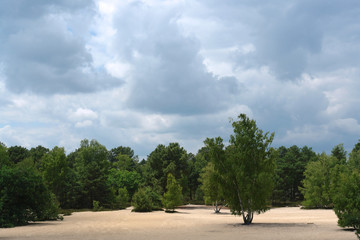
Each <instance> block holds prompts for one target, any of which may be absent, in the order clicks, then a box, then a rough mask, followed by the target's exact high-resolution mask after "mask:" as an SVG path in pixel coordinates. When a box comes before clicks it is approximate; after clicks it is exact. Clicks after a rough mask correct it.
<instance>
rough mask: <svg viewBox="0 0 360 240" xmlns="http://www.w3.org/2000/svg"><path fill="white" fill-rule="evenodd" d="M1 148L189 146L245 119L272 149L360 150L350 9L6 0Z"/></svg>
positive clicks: (357, 44)
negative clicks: (269, 136)
mask: <svg viewBox="0 0 360 240" xmlns="http://www.w3.org/2000/svg"><path fill="white" fill-rule="evenodd" d="M3 3H4V4H3V5H4V7H3V8H1V9H0V28H1V30H2V31H1V33H0V41H1V43H2V44H1V45H0V116H1V117H0V141H3V142H5V143H6V144H7V145H8V146H11V145H24V146H27V147H28V146H29V147H30V146H36V145H38V144H42V145H44V146H46V147H49V148H51V147H52V146H55V145H59V146H64V147H65V148H66V149H67V150H68V151H72V150H74V149H75V148H77V147H78V145H79V142H80V140H81V139H84V138H88V139H93V138H94V139H97V140H98V141H100V142H101V143H102V144H104V145H105V146H107V148H109V149H110V148H112V147H117V146H119V145H123V146H131V147H132V148H134V150H135V152H136V153H137V154H139V155H141V156H143V157H145V156H146V155H147V154H149V153H150V152H151V151H152V150H153V149H155V147H156V146H157V144H160V143H161V144H167V143H169V142H175V141H177V142H179V143H180V144H181V145H182V146H184V147H185V148H186V149H187V150H189V151H191V152H194V153H195V152H196V151H197V150H198V149H199V148H200V147H201V146H202V145H203V140H204V139H205V138H206V137H216V136H221V137H223V138H224V141H225V142H226V141H227V139H228V137H229V135H230V134H231V132H232V129H231V125H230V124H229V117H231V118H233V119H236V116H238V115H239V113H241V112H245V113H246V114H248V116H249V117H251V118H253V119H255V120H256V121H257V124H258V126H259V127H260V128H261V129H263V130H264V131H270V132H275V141H274V146H275V147H277V146H280V145H286V146H289V145H293V144H296V145H300V146H301V145H305V144H306V145H308V146H310V147H313V148H314V149H315V150H316V151H323V150H326V151H329V150H330V149H331V148H332V147H333V146H335V145H336V144H339V143H341V142H343V143H344V144H345V147H347V148H349V147H352V146H353V145H354V143H355V142H357V139H358V133H359V132H358V130H359V124H358V123H359V119H360V109H359V107H358V106H360V100H359V96H358V95H359V94H358V92H359V89H360V83H359V81H358V79H359V77H360V71H359V69H358V63H359V56H360V50H359V49H360V41H359V40H360V34H359V32H360V31H359V30H360V29H359V26H360V25H359V24H358V22H360V19H359V18H360V17H359V16H360V15H359V9H360V2H359V1H357V0H349V1H342V2H340V1H333V2H329V1H324V0H319V1H316V2H314V1H310V0H298V1H291V2H289V1H284V0H275V1H267V2H264V1H258V0H255V1H248V0H244V1H237V0H230V1H226V2H224V1H214V0H209V1H188V0H183V1H158V0H151V1H134V0H128V1H111V0H101V1H98V0H96V1H85V0H84V1H70V0H69V1H68V0H65V1H63V0H62V1H60V0H56V1H40V0H34V1H31V2H30V1H26V0H22V1H21V0H16V1H5V2H3Z"/></svg>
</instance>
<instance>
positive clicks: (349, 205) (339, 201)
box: [334, 170, 360, 239]
mask: <svg viewBox="0 0 360 240" xmlns="http://www.w3.org/2000/svg"><path fill="white" fill-rule="evenodd" d="M334 211H335V213H336V215H337V217H338V219H339V220H338V224H339V225H340V226H341V227H353V228H355V230H356V235H357V237H358V238H359V239H360V173H359V171H358V170H354V171H353V172H352V174H342V175H341V187H340V188H338V189H337V192H336V194H335V195H334Z"/></svg>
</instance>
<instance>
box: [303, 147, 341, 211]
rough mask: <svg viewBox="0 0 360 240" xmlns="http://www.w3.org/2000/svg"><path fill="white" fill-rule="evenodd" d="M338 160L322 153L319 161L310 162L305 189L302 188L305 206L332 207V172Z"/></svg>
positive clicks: (306, 172)
mask: <svg viewBox="0 0 360 240" xmlns="http://www.w3.org/2000/svg"><path fill="white" fill-rule="evenodd" d="M337 162H338V159H337V158H336V157H334V156H328V155H326V154H325V153H322V154H321V155H320V156H319V160H318V161H315V162H310V163H309V164H308V165H307V167H306V170H305V172H304V175H305V179H304V180H303V185H304V187H302V188H300V190H301V192H302V193H303V194H304V197H305V201H304V202H303V205H304V206H305V207H307V208H329V207H332V197H331V184H332V171H333V169H334V167H335V166H336V163H337Z"/></svg>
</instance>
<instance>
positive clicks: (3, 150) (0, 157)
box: [0, 142, 12, 166]
mask: <svg viewBox="0 0 360 240" xmlns="http://www.w3.org/2000/svg"><path fill="white" fill-rule="evenodd" d="M11 164H12V163H11V161H10V158H9V154H8V149H7V147H6V146H5V144H3V143H2V142H0V166H4V165H6V166H10V165H11Z"/></svg>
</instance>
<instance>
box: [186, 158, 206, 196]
mask: <svg viewBox="0 0 360 240" xmlns="http://www.w3.org/2000/svg"><path fill="white" fill-rule="evenodd" d="M188 156H189V158H188V160H187V165H188V169H187V174H186V175H185V176H186V182H187V193H188V198H189V200H200V201H202V200H203V198H202V196H200V195H198V194H196V193H200V191H201V189H200V186H201V182H200V174H201V172H202V171H203V168H204V167H205V166H206V165H207V163H208V162H207V160H206V158H205V156H204V155H203V154H202V153H198V154H197V155H196V156H193V155H192V154H188ZM183 185H185V184H183ZM183 192H184V189H183ZM184 194H185V193H184Z"/></svg>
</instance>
